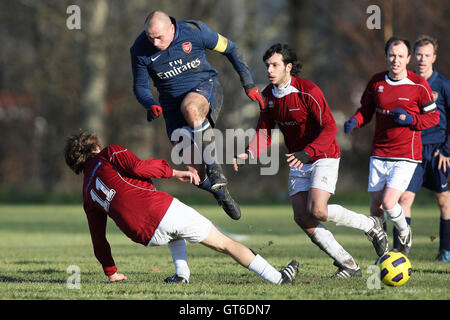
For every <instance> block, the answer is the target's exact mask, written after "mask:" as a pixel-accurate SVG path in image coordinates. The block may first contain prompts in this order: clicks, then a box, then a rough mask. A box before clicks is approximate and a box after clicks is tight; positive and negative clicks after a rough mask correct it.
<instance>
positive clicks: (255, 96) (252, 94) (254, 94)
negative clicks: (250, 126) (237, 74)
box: [244, 84, 266, 110]
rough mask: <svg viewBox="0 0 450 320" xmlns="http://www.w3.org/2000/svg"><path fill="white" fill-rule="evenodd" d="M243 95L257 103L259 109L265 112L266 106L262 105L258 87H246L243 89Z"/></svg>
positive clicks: (262, 100)
mask: <svg viewBox="0 0 450 320" xmlns="http://www.w3.org/2000/svg"><path fill="white" fill-rule="evenodd" d="M244 89H245V93H246V94H247V96H248V97H249V98H250V99H252V100H253V101H258V103H259V108H260V109H261V110H265V109H266V106H265V105H264V99H263V97H262V96H261V92H260V91H259V89H258V87H257V86H256V85H254V84H251V85H248V86H245V87H244Z"/></svg>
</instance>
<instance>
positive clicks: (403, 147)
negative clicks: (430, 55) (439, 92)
mask: <svg viewBox="0 0 450 320" xmlns="http://www.w3.org/2000/svg"><path fill="white" fill-rule="evenodd" d="M397 108H402V109H403V110H405V111H406V112H407V113H409V114H410V115H412V116H413V123H412V124H411V125H410V126H402V125H399V124H397V123H396V122H395V121H394V118H393V116H392V115H391V114H389V111H391V110H395V109H397ZM374 114H376V125H375V134H374V137H373V144H372V152H371V155H372V156H373V157H377V158H381V159H395V160H407V161H413V162H421V161H422V139H421V132H422V130H425V129H427V128H430V127H432V126H435V125H436V124H438V122H439V111H438V109H437V107H436V104H435V102H434V99H433V96H432V93H431V89H430V86H429V84H428V82H427V81H426V80H425V79H424V78H422V77H421V76H419V75H417V74H415V73H413V72H411V71H409V70H408V74H407V77H406V78H404V79H402V80H398V81H393V80H391V79H390V78H389V77H388V72H387V71H385V72H381V73H378V74H376V75H374V76H373V77H372V79H371V80H370V81H369V83H368V85H367V88H366V90H365V91H364V93H363V95H362V98H361V107H360V108H359V109H358V110H357V111H356V113H355V115H354V116H353V118H354V119H356V121H357V126H356V129H357V128H361V127H362V126H364V125H366V124H367V123H369V122H370V120H371V119H372V117H373V115H374Z"/></svg>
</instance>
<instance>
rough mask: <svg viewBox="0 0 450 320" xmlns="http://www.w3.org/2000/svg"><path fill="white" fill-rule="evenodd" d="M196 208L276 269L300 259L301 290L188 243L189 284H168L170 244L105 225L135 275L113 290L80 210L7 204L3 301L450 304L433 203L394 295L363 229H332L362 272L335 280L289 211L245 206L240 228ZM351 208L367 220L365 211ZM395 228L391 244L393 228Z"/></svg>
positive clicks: (448, 269)
mask: <svg viewBox="0 0 450 320" xmlns="http://www.w3.org/2000/svg"><path fill="white" fill-rule="evenodd" d="M186 202H187V201H186ZM187 203H188V202H187ZM193 207H194V208H195V209H197V210H198V211H199V212H200V213H202V214H203V215H205V216H206V217H208V218H209V219H211V220H212V221H213V222H214V223H215V225H216V226H218V227H219V228H220V229H221V230H222V231H223V232H225V233H227V234H229V235H230V236H231V237H232V238H234V239H235V240H238V241H240V242H242V243H244V244H245V245H247V246H248V247H250V248H252V249H253V250H254V251H256V252H257V253H259V254H261V255H262V256H263V257H264V258H266V259H267V260H268V261H269V262H270V263H271V264H272V265H273V266H275V267H276V268H277V269H280V268H281V267H283V266H285V265H286V264H287V263H288V262H289V261H291V260H292V259H294V258H295V259H297V260H298V261H299V262H300V268H299V269H300V273H299V275H298V277H297V280H296V282H295V284H294V285H292V286H276V285H272V284H269V283H267V282H265V281H264V280H262V279H261V278H260V277H258V276H257V275H256V274H254V273H253V272H251V271H249V270H247V269H245V268H242V267H241V266H239V265H238V264H237V263H235V261H234V260H232V259H231V258H230V257H228V256H226V255H223V254H220V253H217V252H214V251H212V250H210V249H208V248H206V247H204V246H202V245H200V244H197V245H191V244H188V259H189V261H188V262H189V265H190V268H191V279H190V280H191V283H190V284H189V285H179V284H176V285H167V284H164V283H163V279H164V278H165V277H167V276H170V275H172V274H173V272H174V268H173V263H172V259H171V256H170V252H169V250H168V248H167V246H163V247H152V248H145V247H144V246H141V245H138V244H135V243H133V242H131V241H130V240H129V239H128V238H126V236H125V235H123V234H122V233H121V232H120V230H118V228H117V227H116V226H115V225H114V223H113V222H112V220H108V231H107V237H108V241H109V243H110V245H111V248H112V253H113V257H114V259H115V262H116V265H117V266H118V268H119V272H121V273H124V274H125V275H127V277H128V280H127V281H126V282H124V283H113V284H109V283H108V282H107V278H106V277H105V276H104V274H103V271H102V268H101V266H100V264H99V263H98V262H97V260H96V259H95V257H94V254H93V250H92V245H91V239H90V235H89V231H88V225H87V220H86V217H85V214H84V212H83V209H82V206H81V205H1V206H0V300H23V299H26V300H35V299H38V300H43V299H51V300H55V299H56V300H62V299H64V300H106V299H121V300H124V299H133V300H241V299H242V300H310V299H314V300H366V299H376V300H386V299H388V300H397V299H402V300H411V299H426V300H428V299H431V300H448V299H450V289H449V288H450V265H449V264H445V263H436V262H434V261H433V260H434V257H435V255H436V252H437V249H438V246H439V212H438V208H437V206H436V205H435V204H434V203H433V204H430V206H420V207H418V206H415V207H414V208H413V220H412V227H413V232H414V233H413V248H412V252H411V255H410V260H411V263H412V266H413V272H412V277H411V279H410V281H409V282H408V283H407V284H405V285H404V286H402V287H397V288H394V287H387V286H384V285H383V284H381V287H380V288H379V289H377V288H376V287H375V288H374V287H373V286H371V285H370V284H368V282H370V277H371V276H372V275H373V273H371V271H370V266H371V265H373V263H374V261H375V259H376V254H375V251H374V249H373V247H372V245H371V243H370V242H369V241H368V240H367V239H366V237H365V236H364V234H363V233H362V232H360V231H357V230H352V229H349V228H345V227H336V226H334V225H332V224H330V223H325V225H326V226H327V228H329V229H330V230H332V232H333V233H334V235H335V238H336V239H337V240H338V241H339V242H340V243H341V244H342V245H343V246H344V248H346V250H347V251H349V252H350V253H351V254H352V255H353V257H354V258H355V259H356V261H357V262H358V263H359V264H360V266H361V269H362V271H363V277H362V278H357V279H346V280H341V279H330V276H331V275H332V274H333V273H334V272H335V271H336V268H335V267H334V266H333V265H332V260H331V259H330V258H328V256H326V255H325V254H324V253H323V252H322V251H321V250H320V249H318V248H317V247H316V246H315V245H313V244H312V243H311V241H310V240H309V238H308V237H307V236H306V235H305V234H304V233H303V231H301V230H300V229H299V228H298V227H297V226H296V225H295V223H294V222H293V219H292V209H291V207H290V206H289V205H285V206H275V205H274V206H242V214H243V216H242V218H241V220H239V221H233V220H231V219H230V218H228V217H227V216H226V214H225V213H224V212H223V211H222V210H221V209H220V208H219V207H217V206H215V205H194V206H193ZM347 207H348V208H349V209H352V210H355V211H357V212H361V213H364V214H368V207H367V206H366V207H363V206H347ZM388 225H389V236H390V243H391V244H392V236H391V234H392V225H391V224H390V223H389V224H388ZM78 275H79V278H78V279H79V280H80V282H79V285H78V284H77V282H76V281H75V280H76V278H77V276H78ZM68 283H69V284H68ZM262 302H263V301H262Z"/></svg>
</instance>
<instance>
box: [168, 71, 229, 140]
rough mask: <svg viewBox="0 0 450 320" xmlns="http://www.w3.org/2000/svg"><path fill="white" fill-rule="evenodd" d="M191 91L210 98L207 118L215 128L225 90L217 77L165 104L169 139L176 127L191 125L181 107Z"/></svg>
mask: <svg viewBox="0 0 450 320" xmlns="http://www.w3.org/2000/svg"><path fill="white" fill-rule="evenodd" d="M189 92H197V93H199V94H201V95H203V96H204V97H205V98H206V99H207V100H208V102H209V104H210V105H209V113H208V116H207V118H208V120H209V123H210V124H211V127H213V128H214V126H215V125H216V122H217V119H218V117H219V113H220V110H221V108H222V102H223V90H222V86H221V85H220V82H219V80H218V79H217V77H214V78H212V79H209V80H206V81H204V82H202V83H200V84H199V85H198V86H196V87H194V88H192V89H191V90H189V91H188V92H186V93H185V94H183V95H182V96H180V97H178V98H177V99H174V100H173V101H171V102H169V103H164V104H163V110H164V111H163V116H164V120H165V122H166V132H167V136H168V137H169V139H170V138H171V136H172V133H173V131H175V130H176V129H180V128H182V127H185V126H189V125H188V123H187V122H186V120H185V119H184V116H183V114H182V113H181V109H180V106H181V103H182V101H183V99H184V97H185V96H186V95H187V94H188V93H189Z"/></svg>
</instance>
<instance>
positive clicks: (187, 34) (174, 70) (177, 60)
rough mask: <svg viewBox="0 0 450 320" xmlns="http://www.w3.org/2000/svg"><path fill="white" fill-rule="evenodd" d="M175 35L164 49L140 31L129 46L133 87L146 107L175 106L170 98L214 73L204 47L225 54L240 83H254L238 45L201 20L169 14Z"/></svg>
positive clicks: (245, 84) (165, 107) (174, 97)
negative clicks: (184, 18) (155, 91)
mask: <svg viewBox="0 0 450 320" xmlns="http://www.w3.org/2000/svg"><path fill="white" fill-rule="evenodd" d="M171 20H172V23H173V24H174V25H175V35H174V39H173V41H172V43H171V44H170V46H169V47H168V48H167V49H166V50H162V51H159V50H158V49H157V48H155V47H154V46H153V44H152V43H151V42H150V41H149V40H148V38H147V36H146V34H145V32H142V33H141V34H140V35H139V36H138V37H137V39H136V40H135V42H134V44H133V46H132V47H131V49H130V54H131V65H132V71H133V91H134V94H135V96H136V98H137V100H138V101H139V103H140V104H141V105H142V106H143V107H144V108H146V109H149V107H150V106H151V105H161V106H162V107H163V109H164V110H167V109H168V108H174V107H176V106H174V105H173V100H174V99H176V98H177V97H180V96H181V95H183V94H185V93H187V92H189V91H190V90H191V89H192V88H195V87H196V86H197V85H198V84H200V83H201V82H203V81H205V80H208V79H211V78H213V77H216V76H217V70H215V69H214V68H212V67H211V65H210V64H209V63H208V61H207V60H206V49H209V50H215V51H218V52H220V53H222V54H223V55H225V56H226V57H227V58H228V59H229V61H230V62H231V64H232V65H233V67H234V69H235V70H236V72H237V73H238V74H239V77H240V81H241V84H242V86H244V87H246V86H248V85H251V84H253V79H252V75H251V73H250V70H249V68H248V66H247V64H246V63H245V61H244V58H243V55H242V53H241V51H240V50H239V48H238V47H237V46H236V45H235V44H234V43H233V42H232V41H230V40H229V39H227V38H225V37H223V36H222V35H220V34H218V33H217V32H216V31H215V30H214V29H212V28H211V27H209V26H208V25H207V24H205V23H204V22H202V21H198V20H180V21H176V20H175V19H174V18H172V17H171ZM150 78H151V79H152V81H153V84H154V86H155V87H156V88H157V90H158V94H159V102H160V103H158V102H157V101H156V100H155V98H154V97H153V95H152V93H151V91H150Z"/></svg>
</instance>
